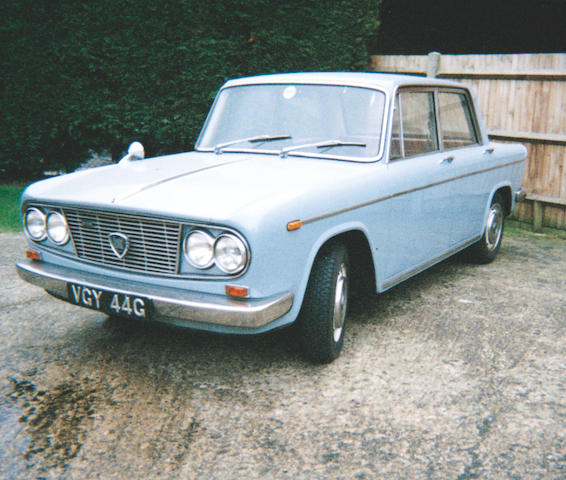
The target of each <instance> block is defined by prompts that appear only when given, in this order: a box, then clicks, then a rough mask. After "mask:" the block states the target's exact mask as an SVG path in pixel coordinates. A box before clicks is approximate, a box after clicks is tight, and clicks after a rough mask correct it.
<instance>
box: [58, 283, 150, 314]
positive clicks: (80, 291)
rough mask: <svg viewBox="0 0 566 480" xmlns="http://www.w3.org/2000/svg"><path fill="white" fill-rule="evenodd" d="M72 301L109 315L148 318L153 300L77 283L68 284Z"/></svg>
mask: <svg viewBox="0 0 566 480" xmlns="http://www.w3.org/2000/svg"><path fill="white" fill-rule="evenodd" d="M67 286H68V289H69V299H70V300H71V303H74V304H75V305H80V306H81V307H87V308H91V309H93V310H99V311H101V312H104V313H107V314H109V315H117V316H121V317H128V318H139V319H144V320H148V319H149V318H150V315H151V306H152V304H151V300H149V299H147V298H143V297H138V296H135V295H126V294H124V293H118V292H112V291H108V290H101V289H99V288H93V287H88V286H86V285H79V284H76V283H69V284H67Z"/></svg>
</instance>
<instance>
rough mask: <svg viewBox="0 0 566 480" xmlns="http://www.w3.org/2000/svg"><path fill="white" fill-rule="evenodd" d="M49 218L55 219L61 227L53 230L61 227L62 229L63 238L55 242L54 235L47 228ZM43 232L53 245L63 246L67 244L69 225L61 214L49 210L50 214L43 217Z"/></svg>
mask: <svg viewBox="0 0 566 480" xmlns="http://www.w3.org/2000/svg"><path fill="white" fill-rule="evenodd" d="M50 218H57V219H58V220H59V221H60V222H61V225H59V226H58V227H57V226H56V227H54V228H61V227H63V229H64V233H65V234H64V236H63V237H62V238H61V239H60V240H57V239H56V238H55V235H54V234H53V233H52V232H51V231H50V230H53V228H52V229H50V227H49V219H50ZM45 231H46V233H47V237H48V238H49V240H51V241H52V242H53V243H54V244H55V245H57V246H59V247H61V246H63V245H65V244H67V242H68V241H69V239H70V232H69V225H68V224H67V219H66V218H65V216H64V215H63V214H61V213H60V212H58V211H56V210H51V211H50V212H48V213H47V215H45Z"/></svg>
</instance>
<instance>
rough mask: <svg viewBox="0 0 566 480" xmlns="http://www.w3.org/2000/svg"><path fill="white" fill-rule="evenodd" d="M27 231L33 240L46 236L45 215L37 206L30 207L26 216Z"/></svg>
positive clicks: (37, 240)
mask: <svg viewBox="0 0 566 480" xmlns="http://www.w3.org/2000/svg"><path fill="white" fill-rule="evenodd" d="M24 226H25V229H26V232H27V233H28V235H29V236H30V238H31V239H32V240H35V241H36V242H39V241H41V240H43V239H44V238H45V235H46V232H45V215H43V212H42V211H41V210H38V209H37V208H28V210H27V211H26V214H25V216H24Z"/></svg>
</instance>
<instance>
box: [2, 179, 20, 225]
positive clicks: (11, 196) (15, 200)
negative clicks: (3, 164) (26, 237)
mask: <svg viewBox="0 0 566 480" xmlns="http://www.w3.org/2000/svg"><path fill="white" fill-rule="evenodd" d="M24 188H25V185H22V184H11V183H8V184H0V206H1V208H0V232H19V231H20V230H21V228H22V227H21V224H20V196H21V194H22V191H23V190H24Z"/></svg>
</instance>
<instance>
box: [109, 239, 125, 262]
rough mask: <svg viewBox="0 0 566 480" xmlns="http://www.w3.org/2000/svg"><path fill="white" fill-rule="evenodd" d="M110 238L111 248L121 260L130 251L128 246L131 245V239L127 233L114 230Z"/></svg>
mask: <svg viewBox="0 0 566 480" xmlns="http://www.w3.org/2000/svg"><path fill="white" fill-rule="evenodd" d="M108 240H109V242H110V248H111V249H112V251H113V252H114V255H116V256H117V257H118V258H119V259H120V260H121V259H122V258H124V257H125V256H126V253H128V248H129V247H130V240H129V239H128V237H126V235H124V234H123V233H120V232H114V233H111V234H110V235H108Z"/></svg>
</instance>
